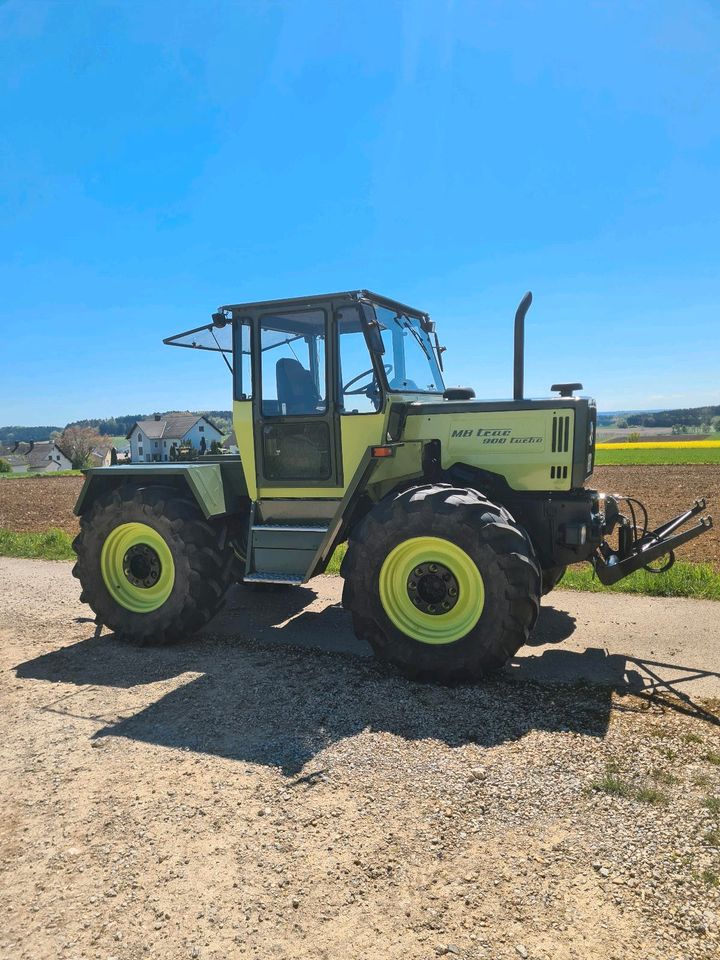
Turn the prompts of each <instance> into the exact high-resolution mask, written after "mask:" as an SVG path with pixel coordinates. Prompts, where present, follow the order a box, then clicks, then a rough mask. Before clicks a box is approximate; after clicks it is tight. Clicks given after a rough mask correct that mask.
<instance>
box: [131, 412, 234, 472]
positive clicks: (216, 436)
mask: <svg viewBox="0 0 720 960" xmlns="http://www.w3.org/2000/svg"><path fill="white" fill-rule="evenodd" d="M222 438H223V435H222V432H221V431H220V430H218V428H217V427H216V426H215V424H214V423H212V422H211V421H210V420H208V418H207V417H200V416H198V415H197V414H195V413H168V414H166V416H164V417H161V416H160V414H155V416H154V417H153V419H152V420H138V421H137V422H136V423H135V424H134V425H133V427H132V429H131V430H130V432H129V433H128V435H127V439H128V440H129V441H130V459H131V460H132V462H133V463H165V462H166V461H168V460H170V459H171V456H170V451H171V449H172V447H173V444H174V445H175V449H176V450H179V449H180V447H181V446H182V445H186V444H189V443H191V444H192V445H193V447H194V448H195V449H196V450H197V451H198V452H200V451H202V450H203V440H204V441H205V444H204V448H205V450H206V452H207V453H210V447H211V446H212V443H213V441H215V440H216V441H217V442H218V443H220V442H221V441H222Z"/></svg>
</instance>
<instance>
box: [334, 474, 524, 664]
mask: <svg viewBox="0 0 720 960" xmlns="http://www.w3.org/2000/svg"><path fill="white" fill-rule="evenodd" d="M340 572H341V575H342V576H343V577H344V578H345V586H344V590H343V604H344V606H345V607H346V609H348V610H350V612H351V613H352V617H353V626H354V629H355V633H356V634H357V636H358V637H360V638H361V639H364V640H366V641H367V642H368V643H369V644H370V646H371V647H372V648H373V650H374V652H375V655H376V656H377V657H378V658H379V659H381V660H387V661H390V662H391V663H393V664H395V665H396V666H397V667H399V669H400V670H401V671H402V672H403V673H404V674H405V675H406V676H409V677H414V678H418V679H430V680H438V681H442V682H459V681H472V680H476V679H478V678H479V677H481V676H483V675H484V674H487V673H488V672H490V671H492V670H497V669H498V668H500V667H502V666H503V665H504V664H505V663H507V661H508V660H510V658H511V657H512V656H514V654H515V653H516V651H517V650H518V649H519V647H521V646H522V645H523V644H524V643H525V642H526V641H527V639H528V636H529V634H530V631H531V630H532V628H533V626H534V625H535V621H536V620H537V616H538V612H539V596H540V589H541V574H540V568H539V566H538V563H537V560H536V558H535V553H534V550H533V547H532V544H531V542H530V540H529V539H528V537H527V535H526V534H525V533H524V531H523V530H522V529H521V528H520V527H519V526H518V525H517V524H516V523H515V521H514V520H513V518H512V516H511V515H510V514H509V513H508V512H507V511H506V510H505V509H504V508H503V507H500V506H497V505H496V504H493V503H491V502H490V501H489V500H487V499H486V498H485V497H483V496H482V495H481V494H480V493H478V492H477V491H475V490H469V489H463V488H457V487H452V486H450V485H449V484H434V485H432V484H428V485H423V486H417V487H413V488H410V489H409V490H405V491H403V492H401V493H399V494H396V495H391V496H390V497H387V498H386V499H385V500H383V501H381V503H379V504H378V505H377V506H376V507H375V508H374V509H373V510H372V511H371V512H370V513H369V514H368V515H367V516H366V517H365V518H364V519H363V521H362V522H361V523H360V524H359V526H358V527H357V528H356V530H355V531H353V534H352V536H351V539H350V543H349V547H348V551H347V554H346V556H345V559H344V560H343V564H342V568H341V571H340ZM441 581H442V582H441ZM443 589H444V590H445V591H446V592H445V594H443Z"/></svg>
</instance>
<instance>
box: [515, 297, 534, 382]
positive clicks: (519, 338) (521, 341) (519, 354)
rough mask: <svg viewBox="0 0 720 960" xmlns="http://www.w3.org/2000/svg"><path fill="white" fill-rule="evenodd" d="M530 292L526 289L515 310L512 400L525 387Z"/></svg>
mask: <svg viewBox="0 0 720 960" xmlns="http://www.w3.org/2000/svg"><path fill="white" fill-rule="evenodd" d="M531 303H532V293H531V292H530V291H529V290H528V292H527V293H526V294H525V296H524V297H523V298H522V300H521V301H520V304H519V306H518V308H517V310H516V311H515V358H514V361H513V400H522V399H523V390H524V387H525V314H526V313H527V312H528V310H529V309H530V304H531Z"/></svg>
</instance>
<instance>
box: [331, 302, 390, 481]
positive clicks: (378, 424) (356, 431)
mask: <svg viewBox="0 0 720 960" xmlns="http://www.w3.org/2000/svg"><path fill="white" fill-rule="evenodd" d="M362 309H363V307H362V306H361V305H360V304H347V305H343V306H340V307H339V308H338V309H337V310H336V311H335V314H334V316H335V329H336V345H337V347H336V349H337V371H338V374H337V384H336V391H337V408H338V411H339V421H340V443H341V457H342V468H343V475H344V477H345V484H348V483H350V481H351V480H352V478H353V476H354V475H355V472H356V470H357V468H358V466H359V465H360V461H361V460H362V457H363V455H364V453H365V451H366V450H367V448H368V447H369V446H374V445H376V444H381V443H383V442H384V440H385V419H386V416H385V412H384V407H385V400H384V397H383V388H382V384H381V383H380V377H379V375H378V369H377V367H378V364H379V363H380V362H381V360H382V357H381V358H377V359H375V360H373V357H372V356H371V354H370V351H369V349H368V345H367V342H366V339H365V333H364V331H363V323H362V318H361V314H360V311H361V310H362Z"/></svg>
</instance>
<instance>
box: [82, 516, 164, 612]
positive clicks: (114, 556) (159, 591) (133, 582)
mask: <svg viewBox="0 0 720 960" xmlns="http://www.w3.org/2000/svg"><path fill="white" fill-rule="evenodd" d="M100 572H101V573H102V578H103V581H104V583H105V586H106V587H107V591H108V593H109V594H110V596H111V597H112V598H113V600H115V601H116V603H119V604H120V606H121V607H125V609H126V610H131V611H132V612H133V613H152V611H153V610H157V609H159V608H160V607H161V606H162V605H163V604H164V603H165V601H166V600H167V598H168V597H169V596H170V594H171V592H172V588H173V585H174V583H175V563H174V561H173V557H172V553H171V552H170V548H169V547H168V545H167V543H166V542H165V540H164V538H163V537H161V536H160V534H159V533H158V532H157V530H155V529H153V527H149V526H148V525H147V524H146V523H123V524H121V525H120V526H119V527H115V529H114V530H112V531H111V532H110V533H109V534H108V536H107V538H106V540H105V543H104V544H103V548H102V552H101V553H100ZM143 574H145V578H144V580H143V576H142V575H143Z"/></svg>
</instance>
